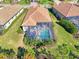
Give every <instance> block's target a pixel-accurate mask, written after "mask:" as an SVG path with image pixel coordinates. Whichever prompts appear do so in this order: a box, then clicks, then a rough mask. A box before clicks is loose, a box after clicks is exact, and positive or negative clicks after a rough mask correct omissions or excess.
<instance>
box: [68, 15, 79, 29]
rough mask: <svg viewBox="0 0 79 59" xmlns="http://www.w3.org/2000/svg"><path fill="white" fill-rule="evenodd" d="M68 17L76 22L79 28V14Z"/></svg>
mask: <svg viewBox="0 0 79 59" xmlns="http://www.w3.org/2000/svg"><path fill="white" fill-rule="evenodd" d="M67 19H69V20H70V21H71V22H72V23H74V24H75V25H76V27H77V28H78V29H79V16H72V17H67Z"/></svg>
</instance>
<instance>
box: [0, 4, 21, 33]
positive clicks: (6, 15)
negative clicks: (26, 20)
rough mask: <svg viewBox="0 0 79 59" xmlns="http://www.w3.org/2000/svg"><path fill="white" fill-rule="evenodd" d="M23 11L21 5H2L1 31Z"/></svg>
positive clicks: (0, 13) (0, 12)
mask: <svg viewBox="0 0 79 59" xmlns="http://www.w3.org/2000/svg"><path fill="white" fill-rule="evenodd" d="M22 12H23V8H22V7H21V6H20V5H9V6H2V7H0V33H2V32H3V31H4V30H6V29H8V27H9V26H10V25H11V24H12V22H13V21H14V20H15V19H16V18H17V17H18V16H19V15H20V14H21V13H22Z"/></svg>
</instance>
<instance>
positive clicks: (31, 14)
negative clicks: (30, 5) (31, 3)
mask: <svg viewBox="0 0 79 59" xmlns="http://www.w3.org/2000/svg"><path fill="white" fill-rule="evenodd" d="M37 10H38V7H36V10H35V11H34V12H33V13H32V14H31V15H30V16H29V17H31V16H32V15H33V14H34V13H35V12H36V11H37Z"/></svg>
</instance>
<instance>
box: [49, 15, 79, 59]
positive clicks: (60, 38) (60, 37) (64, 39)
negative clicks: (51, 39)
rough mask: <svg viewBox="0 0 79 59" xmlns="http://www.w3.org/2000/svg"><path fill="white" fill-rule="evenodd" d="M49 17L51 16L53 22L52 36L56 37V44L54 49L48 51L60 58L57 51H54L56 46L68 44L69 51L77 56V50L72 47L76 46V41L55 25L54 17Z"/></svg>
mask: <svg viewBox="0 0 79 59" xmlns="http://www.w3.org/2000/svg"><path fill="white" fill-rule="evenodd" d="M51 16H52V21H53V25H54V27H53V29H54V34H55V37H56V43H55V46H54V47H52V48H50V49H48V50H51V52H52V54H53V55H55V56H60V54H59V52H58V50H56V47H57V46H58V45H62V44H63V43H66V44H68V46H69V47H70V49H71V50H72V51H73V52H74V53H75V54H76V55H79V53H78V52H77V50H76V49H75V47H74V45H75V44H77V43H78V41H76V39H74V38H73V36H72V35H71V34H70V33H68V32H67V31H66V30H65V29H64V28H63V27H62V26H60V25H59V24H57V23H56V22H57V21H58V20H57V19H56V17H55V16H54V15H53V14H51ZM65 57H66V56H65ZM57 59H61V57H57ZM66 59H67V58H66Z"/></svg>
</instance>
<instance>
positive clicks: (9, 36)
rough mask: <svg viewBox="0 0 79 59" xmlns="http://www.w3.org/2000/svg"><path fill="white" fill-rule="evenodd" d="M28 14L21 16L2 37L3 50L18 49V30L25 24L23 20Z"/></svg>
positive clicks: (0, 42) (0, 43)
mask: <svg viewBox="0 0 79 59" xmlns="http://www.w3.org/2000/svg"><path fill="white" fill-rule="evenodd" d="M25 14H26V13H23V14H22V15H20V16H19V17H18V18H17V19H16V21H15V22H14V23H13V24H12V25H11V27H10V28H9V29H8V31H7V32H6V33H5V34H3V35H1V36H0V46H1V47H3V48H6V49H7V48H8V49H9V48H13V49H16V48H17V45H18V44H19V43H18V41H19V39H20V35H19V33H17V30H18V28H19V27H20V25H21V24H22V22H23V18H24V16H25Z"/></svg>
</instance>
